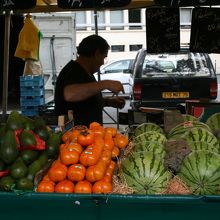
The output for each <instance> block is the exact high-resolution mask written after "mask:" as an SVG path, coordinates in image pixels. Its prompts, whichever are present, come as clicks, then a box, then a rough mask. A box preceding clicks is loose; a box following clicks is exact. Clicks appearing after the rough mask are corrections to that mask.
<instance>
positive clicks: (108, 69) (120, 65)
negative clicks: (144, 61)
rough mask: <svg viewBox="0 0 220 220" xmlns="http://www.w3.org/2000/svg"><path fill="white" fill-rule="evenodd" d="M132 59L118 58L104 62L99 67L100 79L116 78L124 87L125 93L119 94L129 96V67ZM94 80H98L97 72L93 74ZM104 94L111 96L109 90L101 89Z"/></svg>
mask: <svg viewBox="0 0 220 220" xmlns="http://www.w3.org/2000/svg"><path fill="white" fill-rule="evenodd" d="M133 62H134V59H120V60H115V61H111V62H108V63H106V64H105V65H102V66H101V67H100V79H101V80H105V79H111V80H118V81H120V82H121V83H122V85H123V87H124V91H125V94H120V96H125V98H126V97H130V95H131V84H130V83H131V81H132V79H131V68H132V65H133ZM94 76H95V78H96V80H98V73H95V74H94ZM103 95H104V96H111V95H112V92H111V91H109V90H104V91H103Z"/></svg>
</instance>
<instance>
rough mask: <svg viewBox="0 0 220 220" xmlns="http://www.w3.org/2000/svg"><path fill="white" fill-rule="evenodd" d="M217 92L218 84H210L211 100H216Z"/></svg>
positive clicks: (213, 82)
mask: <svg viewBox="0 0 220 220" xmlns="http://www.w3.org/2000/svg"><path fill="white" fill-rule="evenodd" d="M217 92H218V84H217V82H216V81H212V82H211V83H210V96H211V98H216V97H217Z"/></svg>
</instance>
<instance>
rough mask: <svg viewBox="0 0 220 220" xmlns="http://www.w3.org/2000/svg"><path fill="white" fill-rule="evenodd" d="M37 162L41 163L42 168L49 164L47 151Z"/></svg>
mask: <svg viewBox="0 0 220 220" xmlns="http://www.w3.org/2000/svg"><path fill="white" fill-rule="evenodd" d="M37 160H38V161H39V162H40V164H41V168H42V167H43V166H44V165H45V164H46V163H47V162H48V156H47V153H46V151H43V152H42V153H41V154H40V156H39V157H38V159H37Z"/></svg>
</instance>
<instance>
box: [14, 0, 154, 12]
mask: <svg viewBox="0 0 220 220" xmlns="http://www.w3.org/2000/svg"><path fill="white" fill-rule="evenodd" d="M90 1H92V0H90ZM100 1H101V0H100ZM107 1H108V0H106V2H107ZM70 2H71V1H70ZM72 2H77V1H74V0H72ZM153 5H155V3H154V0H131V1H130V3H129V4H128V5H126V6H122V7H112V8H111V7H110V8H108V7H106V8H102V9H101V10H104V9H109V10H117V9H129V8H144V7H149V6H153ZM74 10H83V9H82V8H80V7H79V8H78V9H77V8H74V9H63V8H60V7H58V3H57V0H37V4H36V6H35V7H34V8H32V9H26V10H17V11H18V12H23V13H25V12H29V13H39V12H62V11H74ZM85 10H94V8H86V9H85Z"/></svg>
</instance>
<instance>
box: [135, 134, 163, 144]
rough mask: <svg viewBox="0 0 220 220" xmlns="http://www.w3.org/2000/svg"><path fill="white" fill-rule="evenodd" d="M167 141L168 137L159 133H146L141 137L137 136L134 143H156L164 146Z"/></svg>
mask: <svg viewBox="0 0 220 220" xmlns="http://www.w3.org/2000/svg"><path fill="white" fill-rule="evenodd" d="M166 140H167V138H166V136H165V135H164V134H162V133H159V132H157V131H146V132H143V133H141V134H140V135H137V136H135V137H134V138H133V140H132V141H133V143H138V142H149V141H153V142H155V141H156V142H158V143H161V144H164V143H165V142H166Z"/></svg>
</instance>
